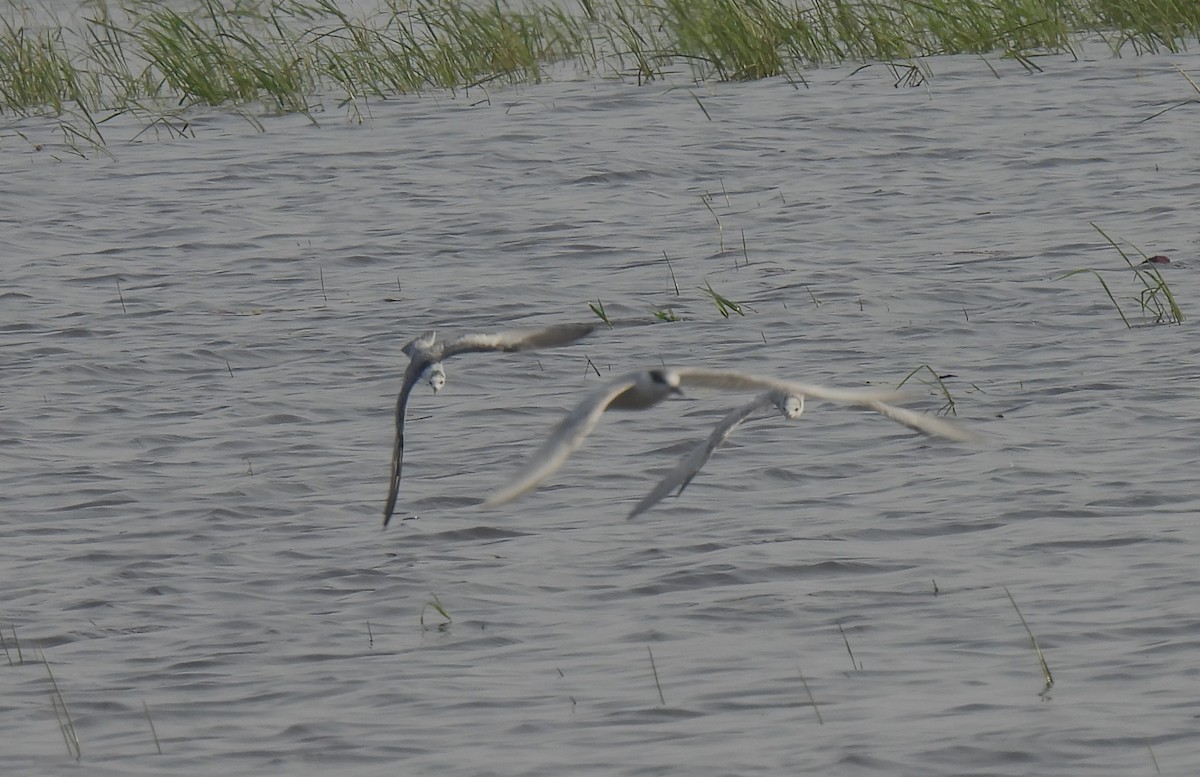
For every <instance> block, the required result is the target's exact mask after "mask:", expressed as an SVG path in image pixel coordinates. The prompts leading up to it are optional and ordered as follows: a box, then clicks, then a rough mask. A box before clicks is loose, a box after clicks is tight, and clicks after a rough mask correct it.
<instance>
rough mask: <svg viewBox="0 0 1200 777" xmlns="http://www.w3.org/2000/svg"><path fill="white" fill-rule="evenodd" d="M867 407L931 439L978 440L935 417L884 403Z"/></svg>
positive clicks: (969, 433) (975, 436)
mask: <svg viewBox="0 0 1200 777" xmlns="http://www.w3.org/2000/svg"><path fill="white" fill-rule="evenodd" d="M867 407H869V408H871V409H872V410H874V411H875V412H876V413H879V414H880V415H882V416H883V417H884V418H890V419H891V420H893V421H895V422H896V423H898V424H904V425H905V426H907V427H908V428H909V429H913V430H915V431H918V432H920V433H921V434H928V435H930V436H932V437H945V438H946V439H947V440H954V441H955V442H971V441H973V440H978V439H979V436H978V435H976V434H973V433H971V432H968V431H967V430H966V429H963V428H962V427H961V426H959V425H958V424H956V423H954V422H952V421H947V420H946V419H945V418H941V417H939V416H936V415H930V414H929V413H918V412H916V411H915V410H909V409H908V408H904V407H896V406H895V405H889V404H887V403H886V402H868V403H867Z"/></svg>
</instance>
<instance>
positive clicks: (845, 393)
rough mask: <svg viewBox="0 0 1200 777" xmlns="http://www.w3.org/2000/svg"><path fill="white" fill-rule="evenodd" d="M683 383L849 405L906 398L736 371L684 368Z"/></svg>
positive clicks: (891, 392) (887, 392) (681, 371)
mask: <svg viewBox="0 0 1200 777" xmlns="http://www.w3.org/2000/svg"><path fill="white" fill-rule="evenodd" d="M675 373H676V374H677V375H679V381H680V383H681V384H682V385H684V386H699V387H701V388H715V389H727V390H731V391H768V390H775V391H782V392H785V393H787V394H796V395H800V394H803V395H804V396H808V397H816V398H817V399H827V400H829V401H830V402H841V403H842V404H847V405H868V404H870V403H871V402H882V401H885V400H889V399H895V398H897V397H901V396H904V394H903V393H902V392H899V391H894V390H886V389H884V390H881V389H839V388H829V387H827V386H818V385H816V384H814V383H793V382H792V381H789V380H779V379H778V378H770V377H764V376H758V375H747V374H746V373H744V372H735V371H733V370H709V369H704V368H701V367H683V368H680V369H676V370H675Z"/></svg>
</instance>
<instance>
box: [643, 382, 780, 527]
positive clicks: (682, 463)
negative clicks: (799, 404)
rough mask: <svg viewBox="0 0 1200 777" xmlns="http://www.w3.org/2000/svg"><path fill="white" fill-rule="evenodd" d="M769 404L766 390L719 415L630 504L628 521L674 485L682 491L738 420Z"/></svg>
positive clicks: (773, 401)
mask: <svg viewBox="0 0 1200 777" xmlns="http://www.w3.org/2000/svg"><path fill="white" fill-rule="evenodd" d="M773 404H777V400H776V397H775V392H774V391H768V392H767V393H765V394H760V395H759V396H757V397H755V398H754V400H753V401H751V402H749V403H747V404H745V405H743V406H742V407H739V408H737V409H735V410H733V411H732V412H730V413H729V414H728V415H726V416H725V417H724V418H722V419H721V422H720V423H719V424H717V426H716V428H715V429H713V430H712V434H710V435H709V436H708V439H706V440H703V441H702V442H701V443H700V444H699V445H697V446H696V447H695V448H692V450H691V451H689V452H688V454H687V455H686V456H684V457H683V458H682V459H680V460H679V463H678V464H676V465H675V467H674V469H672V470H671V471H670V472H668V473H667V474H666V475H665V476H664V477H663V479H662V480H660V481H658V485H656V486H655V487H654V488H653V489H651V491H650V493H649V494H646V496H644V497H642V500H641V501H640V502H638V503H637V504H636V505H634V506H633V509H632V510H631V511H630V512H629V520H633V519H634V518H636V517H637V516H639V515H641V514H642V513H644V512H646V511H647V510H649V509H650V508H651V507H653V506H654V505H656V504H658V503H659V502H660V501H662V499H663V497H665V496H666V495H667V494H669V493H671V492H672V491H674V490H675V489H676V488H678V489H679V493H681V494H682V493H683V489H685V488H687V486H688V483H691V482H692V478H694V477H696V473H697V472H699V471H700V470H701V468H703V467H704V465H705V464H707V463H708V460H709V459H710V458H712V455H713V453H714V452H716V450H717V448H719V447H721V446H722V445H723V444H724V443H725V441H726V440H728V439H729V435H731V434H733V433H734V432H735V431H736V430H737V428H738V427H739V426H741V425H742V422H744V421H745V420H746V419H747V418H749V417H750V416H752V415H754V414H755V413H757V412H759V411H760V410H765V409H767V408H768V407H770V406H771V405H773Z"/></svg>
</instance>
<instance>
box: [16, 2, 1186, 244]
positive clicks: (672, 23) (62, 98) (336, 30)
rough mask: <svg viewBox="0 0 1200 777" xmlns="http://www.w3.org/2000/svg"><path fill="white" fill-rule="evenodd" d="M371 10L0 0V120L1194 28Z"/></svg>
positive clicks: (92, 124)
mask: <svg viewBox="0 0 1200 777" xmlns="http://www.w3.org/2000/svg"><path fill="white" fill-rule="evenodd" d="M380 2H382V3H383V5H381V6H377V7H375V8H372V9H369V10H367V11H365V12H361V13H359V12H354V13H352V12H351V11H349V10H346V8H344V7H343V6H341V5H338V4H337V3H338V0H236V1H235V2H224V1H223V0H184V2H181V3H172V4H170V5H169V6H168V5H165V4H162V3H159V2H152V1H151V0H116V2H115V3H110V2H109V0H87V2H86V3H85V5H84V6H83V8H84V12H83V14H82V15H81V16H74V17H71V18H70V20H69V21H61V20H60V19H58V18H57V17H55V16H54V15H53V13H51V12H49V11H47V10H45V9H42V8H38V7H34V6H28V5H23V4H18V3H16V2H15V0H6V5H5V6H4V9H3V11H0V115H17V116H26V115H49V116H52V117H58V118H59V119H60V121H61V122H62V123H63V124H64V130H63V133H64V136H66V138H67V140H68V141H71V140H78V141H81V142H91V143H94V144H98V145H99V144H103V142H104V138H103V135H102V134H101V133H100V127H101V126H102V125H103V124H104V123H105V121H107V120H108V119H111V118H112V117H113V116H115V115H120V114H125V113H129V114H132V115H134V116H137V117H139V118H141V119H142V120H143V121H145V122H146V123H147V124H148V126H150V127H153V128H154V129H155V130H156V131H165V132H167V133H168V134H169V135H171V136H180V137H182V136H186V134H187V130H186V122H184V121H182V120H180V119H179V118H178V117H179V116H180V115H181V111H185V110H186V109H187V108H188V107H189V106H193V105H207V106H225V107H229V108H232V109H234V110H237V111H238V112H240V113H242V114H243V115H246V116H247V117H252V116H261V115H269V114H276V113H301V114H304V115H309V116H311V115H312V112H313V110H314V109H315V108H316V107H318V106H321V107H324V104H325V102H326V101H328V100H332V101H335V102H336V103H337V104H338V105H339V106H343V107H345V108H346V110H347V111H348V112H349V114H350V115H351V116H359V117H361V116H362V114H363V113H364V112H365V111H367V110H369V108H368V104H369V101H370V100H372V99H384V98H387V97H390V96H393V95H398V94H408V93H420V92H427V91H431V90H472V89H482V88H486V87H487V85H489V84H491V83H495V82H506V83H519V82H537V81H540V80H542V79H544V78H546V77H547V75H548V72H549V69H550V68H552V67H554V66H556V65H558V64H559V63H562V66H563V67H565V68H567V69H568V72H571V73H583V74H593V75H600V76H610V75H616V76H618V77H622V78H630V79H633V80H636V81H637V82H638V83H642V82H645V81H650V80H654V79H659V78H663V77H665V76H666V75H667V74H668V73H677V72H678V71H679V69H680V68H683V69H684V70H685V71H687V70H690V74H691V76H692V77H693V78H695V79H696V80H707V79H719V80H729V81H736V80H749V79H759V78H768V77H776V76H778V77H783V78H787V79H789V80H791V81H792V82H793V83H796V84H801V83H803V81H804V73H805V71H807V70H809V69H811V68H815V67H820V66H823V65H830V64H837V63H843V62H852V63H862V64H864V65H867V64H871V63H883V64H886V65H887V66H889V67H892V68H893V70H894V71H895V72H896V73H905V74H906V75H904V76H903V77H900V76H898V82H899V81H908V82H918V81H920V80H922V79H924V78H925V77H928V75H929V72H928V69H927V66H926V65H925V64H924V62H923V58H926V57H929V56H933V55H939V54H961V53H971V54H980V55H992V56H1000V57H1008V58H1012V59H1015V60H1017V61H1019V62H1021V63H1022V64H1024V65H1025V66H1026V67H1028V68H1031V69H1034V68H1036V66H1035V65H1034V64H1033V58H1034V57H1036V56H1039V55H1043V54H1048V53H1067V54H1073V53H1074V46H1075V44H1076V42H1077V41H1079V40H1082V39H1083V38H1084V37H1088V36H1090V37H1096V36H1099V37H1101V38H1102V39H1103V40H1104V41H1105V42H1106V43H1107V44H1108V45H1109V46H1110V47H1111V49H1112V51H1113V52H1114V53H1115V54H1121V53H1124V52H1126V51H1132V52H1133V53H1135V54H1137V53H1144V52H1158V51H1171V52H1176V51H1180V50H1182V49H1183V48H1185V47H1186V45H1187V44H1188V43H1189V42H1193V41H1194V40H1195V39H1196V37H1197V36H1198V35H1200V3H1196V2H1195V0H1005V1H1004V2H996V1H995V0H806V1H805V2H797V1H796V0H575V3H574V4H571V3H566V4H559V3H552V2H549V0H525V2H520V1H519V0H514V2H505V1H504V0H491V1H490V2H487V1H486V0H481V1H476V0H380ZM701 108H702V109H703V105H701ZM67 128H69V129H67ZM714 217H715V213H714ZM718 226H720V222H719V219H718Z"/></svg>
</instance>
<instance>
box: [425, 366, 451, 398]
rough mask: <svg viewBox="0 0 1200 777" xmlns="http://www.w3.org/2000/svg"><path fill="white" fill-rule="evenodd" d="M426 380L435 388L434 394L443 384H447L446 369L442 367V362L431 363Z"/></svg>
mask: <svg viewBox="0 0 1200 777" xmlns="http://www.w3.org/2000/svg"><path fill="white" fill-rule="evenodd" d="M425 380H427V381H429V386H430V388H432V389H433V393H434V394H436V393H438V391H440V390H441V388H442V386H445V385H446V369H445V368H444V367H442V363H441V362H434V363H433V364H431V365H429V370H428V372H427V373H426V376H425Z"/></svg>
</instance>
